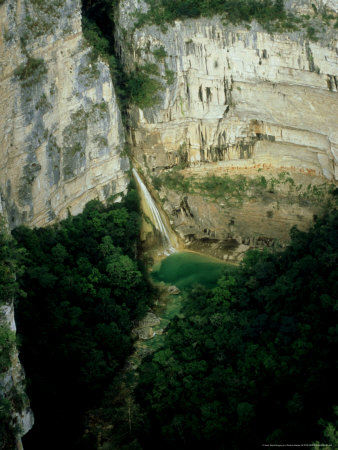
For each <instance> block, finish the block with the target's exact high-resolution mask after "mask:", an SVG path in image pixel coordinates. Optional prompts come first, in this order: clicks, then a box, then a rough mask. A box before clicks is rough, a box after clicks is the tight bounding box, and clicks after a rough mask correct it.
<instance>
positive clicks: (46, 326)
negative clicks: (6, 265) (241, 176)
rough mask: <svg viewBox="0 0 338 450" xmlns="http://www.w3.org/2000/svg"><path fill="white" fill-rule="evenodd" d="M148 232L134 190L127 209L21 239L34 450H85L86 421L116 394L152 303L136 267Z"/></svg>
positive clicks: (97, 212) (93, 208)
mask: <svg viewBox="0 0 338 450" xmlns="http://www.w3.org/2000/svg"><path fill="white" fill-rule="evenodd" d="M139 225H140V212H139V201H138V196H137V192H136V190H135V189H134V188H131V189H130V190H129V193H128V195H127V196H126V197H125V198H124V199H123V201H122V202H121V203H111V204H109V205H108V206H107V207H104V206H103V205H102V204H101V203H100V202H99V201H91V202H89V203H88V204H87V205H86V207H85V209H84V211H83V213H82V214H80V215H78V216H76V217H72V216H69V217H68V219H66V220H64V221H62V222H61V223H60V224H57V225H54V226H49V227H46V228H40V229H34V230H30V229H28V228H25V227H19V228H17V229H16V230H14V232H13V234H14V236H15V238H16V240H17V242H18V245H19V246H20V247H22V248H24V249H25V255H24V256H23V258H22V263H23V264H24V266H25V270H24V273H22V274H20V275H19V276H18V282H19V283H20V286H21V288H22V289H23V290H24V291H25V292H26V297H25V298H23V299H21V301H20V302H19V303H18V305H17V326H18V331H19V333H20V335H21V337H22V353H21V355H22V363H23V365H24V367H25V370H26V372H27V378H28V382H29V385H28V393H29V396H30V399H31V404H32V408H33V410H34V412H35V418H36V425H35V426H34V428H33V430H32V431H31V432H30V433H29V434H28V435H27V437H26V438H25V448H27V449H29V448H34V449H36V448H42V447H43V445H44V443H46V442H48V448H51V449H52V448H55V449H60V448H72V449H75V448H77V446H79V448H80V447H82V445H84V443H83V442H82V443H80V440H81V439H80V438H81V436H82V435H84V434H85V433H84V430H85V424H84V420H85V415H86V412H87V411H88V410H89V409H90V408H96V407H99V406H100V401H101V397H102V394H103V392H104V391H105V390H109V389H110V390H114V389H113V388H112V385H113V383H114V380H115V377H116V375H117V374H118V372H119V371H120V370H121V368H122V366H123V364H124V363H125V360H126V357H127V356H128V355H129V354H130V352H131V351H132V345H133V339H132V338H131V336H130V332H131V329H132V326H133V321H134V320H136V319H138V318H139V317H142V316H143V315H144V314H145V312H146V310H147V308H148V305H149V304H150V303H151V301H152V291H151V288H150V285H149V283H148V282H147V279H146V276H145V274H144V271H143V268H142V266H141V265H140V263H139V262H138V261H137V260H136V254H137V242H138V239H139ZM51 436H52V437H53V439H51ZM89 448H93V447H89Z"/></svg>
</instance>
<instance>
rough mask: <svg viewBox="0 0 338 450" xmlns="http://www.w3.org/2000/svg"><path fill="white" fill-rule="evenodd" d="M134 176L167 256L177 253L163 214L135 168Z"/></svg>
mask: <svg viewBox="0 0 338 450" xmlns="http://www.w3.org/2000/svg"><path fill="white" fill-rule="evenodd" d="M133 174H134V177H135V179H136V181H137V183H138V185H139V187H140V189H141V191H142V193H143V195H144V198H145V200H146V202H147V204H148V206H149V209H150V212H151V214H152V216H153V217H152V219H153V224H154V226H155V228H156V229H157V230H158V231H159V233H160V234H161V236H162V241H163V245H164V247H165V250H166V251H165V253H166V254H167V253H168V254H170V253H175V251H176V250H175V248H174V246H173V244H172V242H171V239H170V235H169V233H168V229H167V227H166V225H165V223H164V222H163V220H162V217H161V214H160V212H159V210H158V209H157V206H156V204H155V202H154V200H153V198H152V196H151V195H150V192H149V191H148V189H147V188H146V186H145V184H144V183H143V181H142V179H141V177H140V175H139V174H138V173H137V171H136V169H134V168H133Z"/></svg>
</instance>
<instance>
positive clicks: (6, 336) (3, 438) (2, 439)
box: [0, 216, 21, 450]
mask: <svg viewBox="0 0 338 450" xmlns="http://www.w3.org/2000/svg"><path fill="white" fill-rule="evenodd" d="M18 256H19V253H18V250H17V249H16V247H15V242H14V240H13V239H12V238H11V236H10V234H9V232H8V231H7V230H6V228H5V224H4V221H3V220H2V217H1V216H0V388H1V389H0V449H1V450H6V449H11V448H14V446H15V436H16V434H17V432H18V431H19V430H18V426H17V424H16V421H15V417H14V414H15V413H17V412H19V411H20V407H21V396H20V393H19V392H18V390H17V388H16V387H15V386H9V384H8V381H7V382H6V381H5V379H4V377H5V375H6V373H7V371H8V370H9V369H10V368H11V365H12V357H13V354H14V352H15V350H16V337H15V332H14V331H12V330H11V329H10V327H9V324H8V319H7V317H6V314H5V311H6V309H7V308H10V307H11V306H12V302H13V299H14V298H15V297H16V296H17V295H18V293H19V286H18V283H17V282H16V279H15V275H16V274H17V273H20V267H19V265H18V263H17V261H18Z"/></svg>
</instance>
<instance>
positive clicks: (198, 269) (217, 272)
mask: <svg viewBox="0 0 338 450" xmlns="http://www.w3.org/2000/svg"><path fill="white" fill-rule="evenodd" d="M234 270H236V267H234V266H230V265H228V264H225V263H222V262H221V261H218V260H217V259H215V258H212V257H210V256H205V255H201V254H199V253H193V252H182V253H173V254H172V255H170V256H168V257H167V258H166V259H164V260H163V261H161V262H160V263H158V264H157V265H155V266H154V268H153V271H152V278H153V280H154V281H155V282H161V281H162V282H164V283H167V284H173V285H175V286H177V287H178V288H179V289H186V288H189V287H191V286H193V285H194V284H196V283H198V284H202V285H203V286H205V287H206V288H209V289H210V288H213V287H215V286H216V283H217V280H218V278H219V277H220V276H221V275H222V274H223V273H225V272H226V273H229V272H233V271H234Z"/></svg>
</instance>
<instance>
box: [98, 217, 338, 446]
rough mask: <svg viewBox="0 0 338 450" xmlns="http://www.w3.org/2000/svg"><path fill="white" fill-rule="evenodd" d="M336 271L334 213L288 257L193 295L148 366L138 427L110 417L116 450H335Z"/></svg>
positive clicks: (135, 404)
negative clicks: (291, 449)
mask: <svg viewBox="0 0 338 450" xmlns="http://www.w3.org/2000/svg"><path fill="white" fill-rule="evenodd" d="M337 263H338V212H337V211H334V212H332V213H330V214H328V215H327V216H325V217H324V218H323V219H321V220H317V222H316V224H315V225H314V227H313V228H312V229H311V230H310V231H309V232H308V233H304V232H300V231H298V230H297V229H293V230H292V242H291V244H290V246H289V247H288V248H286V249H285V250H284V251H282V252H276V253H271V252H270V253H269V252H249V253H248V254H247V257H246V258H245V260H244V262H243V264H242V265H241V267H240V269H239V270H238V271H236V272H234V273H233V274H232V275H228V276H224V277H222V278H221V279H220V280H219V283H218V286H217V287H216V288H215V289H213V290H205V289H204V288H202V287H201V286H195V287H193V289H192V290H191V291H190V292H189V294H188V295H187V297H186V299H185V302H184V304H183V309H182V314H181V315H180V316H179V317H177V318H175V319H174V320H173V321H172V323H171V324H170V325H169V327H168V329H167V332H166V335H165V340H164V343H163V345H162V347H161V348H160V349H158V350H156V351H155V352H154V353H152V354H151V355H150V356H148V357H146V358H145V359H144V360H143V362H142V364H141V366H140V367H139V371H138V372H139V378H138V382H137V384H136V387H135V389H134V392H133V393H132V399H130V397H129V398H128V402H129V403H128V405H129V412H130V415H129V419H128V418H125V421H124V423H121V417H120V416H117V415H116V412H115V413H113V410H112V409H111V411H110V413H108V414H107V415H106V417H105V418H103V419H102V420H103V422H104V420H107V424H108V423H109V424H110V425H111V426H112V431H109V430H108V429H107V427H106V431H105V439H106V440H107V442H110V446H108V447H107V448H112V449H113V448H116V449H117V448H121V449H122V448H123V449H147V450H148V449H155V448H159V447H160V448H165V449H174V448H182V449H183V448H187V449H191V448H203V447H209V448H212V449H233V450H238V449H242V448H243V449H247V448H250V449H255V448H261V447H262V445H263V444H265V445H268V444H275V445H276V444H283V443H284V444H299V445H300V444H307V445H308V446H311V443H312V442H314V441H316V440H317V441H318V442H320V443H321V444H322V445H323V444H324V443H327V445H331V446H332V447H335V445H337V444H338V436H337V431H336V428H335V426H337V417H335V414H334V406H335V405H337V404H338V399H337V389H336V380H337V376H338V373H337V354H336V353H337V341H338V328H337V293H338V264H337ZM122 403H123V402H121V404H122ZM128 405H127V404H126V403H125V408H127V406H128ZM121 409H122V407H121ZM107 411H108V410H107ZM128 420H129V428H128ZM325 427H326V431H325V433H324V437H323V435H322V432H323V429H324V428H325ZM103 429H104V427H103V426H101V430H103ZM332 447H326V448H332ZM321 448H323V447H321Z"/></svg>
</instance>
